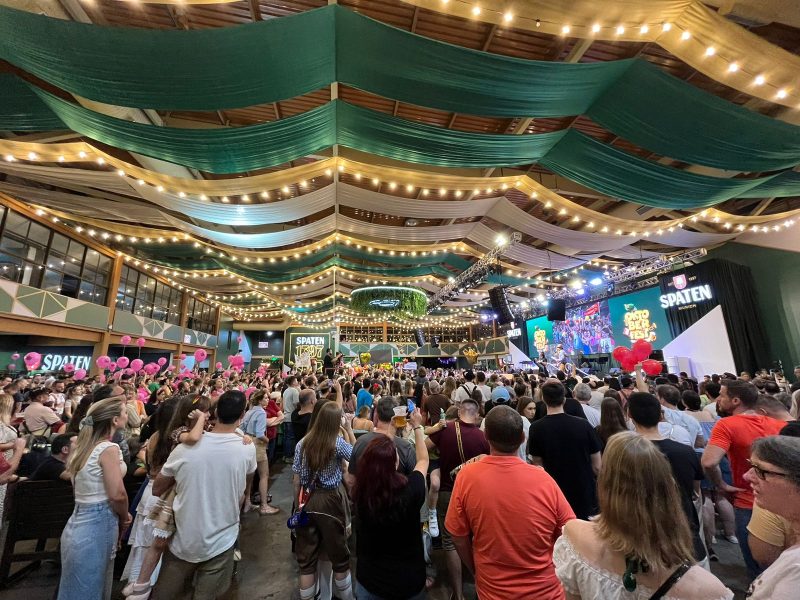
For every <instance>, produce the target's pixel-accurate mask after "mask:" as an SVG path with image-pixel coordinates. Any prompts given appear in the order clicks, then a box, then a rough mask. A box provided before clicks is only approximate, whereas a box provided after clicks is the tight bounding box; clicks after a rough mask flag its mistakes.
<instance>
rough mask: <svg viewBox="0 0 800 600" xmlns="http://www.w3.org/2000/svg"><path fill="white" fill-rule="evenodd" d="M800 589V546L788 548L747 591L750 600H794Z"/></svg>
mask: <svg viewBox="0 0 800 600" xmlns="http://www.w3.org/2000/svg"><path fill="white" fill-rule="evenodd" d="M798 587H800V544H798V545H797V546H792V547H791V548H787V549H786V550H784V551H783V552H781V555H780V556H779V557H778V560H776V561H775V562H774V563H772V564H771V565H770V566H769V568H768V569H767V570H766V571H764V572H763V573H762V574H761V575H759V576H758V577H757V578H756V580H755V581H754V582H753V583H752V584H751V585H750V589H749V590H748V591H747V598H748V600H793V599H794V598H797V588H798Z"/></svg>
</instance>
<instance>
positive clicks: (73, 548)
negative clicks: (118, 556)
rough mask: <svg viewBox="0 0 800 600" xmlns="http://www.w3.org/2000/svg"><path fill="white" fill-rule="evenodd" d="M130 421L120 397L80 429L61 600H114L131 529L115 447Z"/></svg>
mask: <svg viewBox="0 0 800 600" xmlns="http://www.w3.org/2000/svg"><path fill="white" fill-rule="evenodd" d="M127 420H128V411H127V409H126V408H125V403H124V401H123V400H122V399H120V398H119V397H113V398H107V399H105V400H100V401H99V402H95V403H94V404H93V405H92V406H91V407H90V408H89V411H88V412H87V414H86V417H84V418H83V419H82V420H81V423H80V433H79V434H78V439H77V441H76V443H75V449H74V450H73V451H72V454H71V455H70V457H69V462H68V463H67V471H69V473H70V475H71V477H72V485H73V487H74V488H75V510H74V511H73V513H72V516H71V517H70V518H69V521H67V526H66V527H65V528H64V532H63V533H62V534H61V582H60V583H59V588H58V600H96V599H101V598H104V599H107V598H110V597H111V583H112V579H113V572H114V555H115V553H116V549H117V543H118V541H119V538H120V536H121V534H122V533H124V532H125V530H126V529H127V528H128V526H129V525H130V523H131V515H130V514H129V513H128V494H127V493H126V492H125V485H124V484H123V482H122V478H123V477H124V475H125V470H126V467H125V462H124V460H123V459H122V452H121V451H120V449H119V446H117V445H116V444H114V443H113V442H111V438H112V437H113V436H114V434H115V433H116V432H117V431H118V430H120V429H124V428H125V425H126V424H127Z"/></svg>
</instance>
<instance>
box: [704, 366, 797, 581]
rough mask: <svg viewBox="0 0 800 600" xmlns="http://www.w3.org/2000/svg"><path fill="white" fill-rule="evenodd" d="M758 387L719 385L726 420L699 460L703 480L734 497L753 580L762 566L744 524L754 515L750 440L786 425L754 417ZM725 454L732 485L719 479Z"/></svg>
mask: <svg viewBox="0 0 800 600" xmlns="http://www.w3.org/2000/svg"><path fill="white" fill-rule="evenodd" d="M757 402H758V388H756V386H754V385H753V384H752V383H749V382H747V381H743V380H741V379H735V380H726V381H724V382H723V383H722V389H721V390H720V394H719V397H718V398H717V412H718V413H719V414H720V415H724V417H725V418H723V419H720V420H719V421H717V423H716V425H714V429H712V430H711V438H710V439H709V440H708V445H707V446H706V448H705V450H704V452H703V458H702V460H701V462H702V465H703V469H704V470H705V473H706V477H708V478H709V479H710V480H711V482H712V483H713V484H714V485H715V486H716V487H717V489H718V490H720V491H721V492H726V493H728V494H731V495H732V496H733V508H734V512H735V515H736V537H737V538H738V540H739V547H740V548H741V550H742V556H743V557H744V562H745V564H746V565H747V573H748V575H750V577H751V578H753V579H755V578H756V576H758V574H759V573H760V572H761V570H762V569H761V567H759V565H758V563H757V562H756V561H755V559H754V558H753V555H752V554H751V553H750V546H749V545H748V543H747V538H748V532H747V524H748V523H749V522H750V517H751V516H752V514H753V490H752V489H751V487H750V484H749V483H747V481H745V479H744V474H745V473H747V471H749V470H750V464H749V463H748V460H749V459H750V446H751V445H752V443H753V441H755V440H757V439H758V438H762V437H765V436H768V435H777V434H778V433H779V432H780V430H781V429H782V428H783V427H784V426H785V425H786V423H785V422H784V421H778V420H777V419H773V418H771V417H767V416H764V415H760V414H757V413H756V411H755V408H756V403H757ZM725 454H727V455H728V460H729V461H730V464H731V473H732V475H733V485H728V484H727V483H725V482H724V481H723V479H722V473H721V471H720V468H719V463H720V461H722V457H723V456H725Z"/></svg>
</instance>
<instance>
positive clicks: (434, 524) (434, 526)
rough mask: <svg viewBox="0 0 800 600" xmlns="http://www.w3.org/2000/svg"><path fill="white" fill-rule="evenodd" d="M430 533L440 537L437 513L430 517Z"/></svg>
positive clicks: (432, 535)
mask: <svg viewBox="0 0 800 600" xmlns="http://www.w3.org/2000/svg"><path fill="white" fill-rule="evenodd" d="M428 533H430V534H431V537H434V538H437V537H439V522H438V521H437V520H436V516H435V515H434V516H433V517H428Z"/></svg>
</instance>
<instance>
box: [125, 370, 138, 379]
mask: <svg viewBox="0 0 800 600" xmlns="http://www.w3.org/2000/svg"><path fill="white" fill-rule="evenodd" d="M125 374H126V375H130V376H131V377H132V376H134V375H136V371H134V370H133V369H125Z"/></svg>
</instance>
